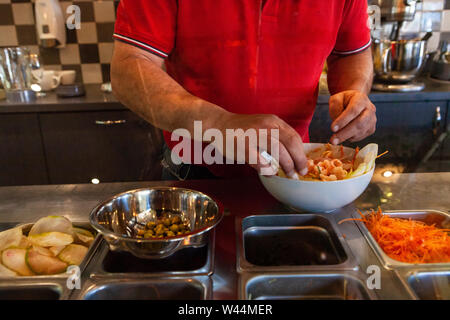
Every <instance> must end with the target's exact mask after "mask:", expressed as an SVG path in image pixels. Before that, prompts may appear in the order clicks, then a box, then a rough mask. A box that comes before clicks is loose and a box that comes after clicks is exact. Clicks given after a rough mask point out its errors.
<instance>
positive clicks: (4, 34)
mask: <svg viewBox="0 0 450 320" xmlns="http://www.w3.org/2000/svg"><path fill="white" fill-rule="evenodd" d="M0 35H1V37H0V47H3V46H4V47H6V46H17V44H18V41H17V33H16V27H15V26H0Z"/></svg>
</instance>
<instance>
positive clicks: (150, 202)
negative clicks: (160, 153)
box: [89, 187, 223, 259]
mask: <svg viewBox="0 0 450 320" xmlns="http://www.w3.org/2000/svg"><path fill="white" fill-rule="evenodd" d="M167 211H170V212H172V213H171V215H172V216H173V215H179V216H180V217H181V219H182V221H184V222H187V223H188V224H189V226H190V230H191V232H190V233H188V234H184V235H182V236H174V237H166V238H163V239H142V238H137V237H135V234H136V231H137V229H138V228H142V226H144V225H145V224H146V223H147V222H150V221H156V220H157V219H158V218H160V217H161V216H162V215H163V213H164V214H165V212H167ZM222 215H223V214H222V212H221V210H219V207H218V205H217V203H216V202H215V201H214V200H212V199H211V198H210V197H209V196H207V195H205V194H203V193H201V192H198V191H194V190H189V189H181V188H173V187H157V188H149V189H137V190H131V191H127V192H124V193H121V194H118V195H116V196H114V197H112V198H110V199H108V200H106V201H104V202H102V203H101V204H99V205H98V206H97V207H96V208H94V209H93V210H92V212H91V214H90V217H89V220H90V222H91V224H92V226H93V227H94V228H95V229H96V230H97V231H98V232H99V233H101V234H102V235H103V237H104V239H105V240H106V241H107V242H108V244H109V247H110V249H111V250H113V251H127V252H130V253H132V254H133V255H135V256H136V257H139V258H145V259H160V258H165V257H168V256H170V255H171V254H173V253H174V252H176V251H178V250H180V249H182V248H185V247H201V246H204V245H206V244H207V242H208V238H209V232H210V230H211V229H212V228H214V227H215V226H216V225H217V224H218V223H219V222H220V220H221V219H222Z"/></svg>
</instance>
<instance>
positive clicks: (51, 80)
mask: <svg viewBox="0 0 450 320" xmlns="http://www.w3.org/2000/svg"><path fill="white" fill-rule="evenodd" d="M60 82H61V78H60V77H59V76H58V75H57V74H56V72H55V71H52V70H46V71H44V72H42V78H41V79H40V81H39V85H40V86H41V90H42V91H51V90H53V89H55V88H56V87H58V86H59V84H60Z"/></svg>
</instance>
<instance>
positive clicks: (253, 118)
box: [111, 0, 376, 178]
mask: <svg viewBox="0 0 450 320" xmlns="http://www.w3.org/2000/svg"><path fill="white" fill-rule="evenodd" d="M114 38H115V40H116V42H115V49H114V55H113V59H112V64H111V83H112V87H113V91H114V93H115V95H116V96H117V97H118V99H119V100H120V101H121V102H122V103H124V104H125V105H126V106H127V107H128V108H130V109H131V110H133V111H134V112H136V113H137V114H138V115H140V116H141V117H143V118H144V119H146V120H147V121H149V122H150V123H152V124H153V125H155V126H157V127H159V128H161V129H163V130H164V135H165V140H166V142H167V144H168V145H169V147H170V148H172V147H173V146H174V144H176V143H177V142H174V141H171V134H170V133H171V132H172V131H174V130H176V129H178V128H184V129H187V130H188V132H190V133H191V135H192V136H194V133H193V132H194V121H202V130H204V131H205V130H207V129H211V128H216V129H218V130H220V132H222V133H223V134H224V136H225V132H226V130H227V129H237V128H241V129H243V130H247V129H249V128H254V129H268V130H269V131H270V129H274V128H275V129H279V163H280V165H281V167H282V168H283V169H284V171H285V172H286V173H287V174H288V175H291V176H294V174H295V172H299V173H300V174H306V171H307V169H306V157H305V154H304V151H303V145H302V143H303V141H305V142H307V141H309V136H308V127H309V124H310V121H311V118H312V116H313V113H314V109H315V104H316V99H317V94H318V81H319V78H320V74H321V71H322V69H323V65H324V63H325V61H328V84H329V89H330V92H331V94H332V96H331V98H330V101H329V104H330V116H331V118H332V120H333V123H332V125H331V128H330V129H331V131H330V135H331V138H330V141H331V143H333V144H339V143H342V142H344V141H347V140H348V141H359V140H361V139H363V138H365V137H367V136H368V135H370V134H372V133H373V132H374V131H375V125H376V116H375V107H374V105H373V104H372V103H371V102H370V100H369V98H368V97H367V94H368V92H369V91H370V87H371V83H372V68H373V67H372V58H371V52H370V50H367V49H368V48H369V47H370V33H369V29H368V26H367V1H366V0H245V1H244V0H151V1H148V0H122V1H121V2H120V4H119V7H118V10H117V21H116V26H115V34H114ZM330 129H328V128H324V130H330ZM256 148H257V146H256ZM247 152H250V151H249V150H247ZM265 165H267V164H264V163H260V162H258V164H252V166H253V167H254V168H260V167H261V166H265ZM240 167H241V168H238V169H236V166H230V165H215V166H211V167H208V168H209V170H210V171H212V173H213V174H214V175H216V176H227V175H233V174H241V173H242V167H243V166H240ZM246 167H247V166H246ZM189 168H190V167H189ZM247 168H248V167H247ZM245 170H247V169H245ZM175 176H177V174H175ZM181 178H183V177H181Z"/></svg>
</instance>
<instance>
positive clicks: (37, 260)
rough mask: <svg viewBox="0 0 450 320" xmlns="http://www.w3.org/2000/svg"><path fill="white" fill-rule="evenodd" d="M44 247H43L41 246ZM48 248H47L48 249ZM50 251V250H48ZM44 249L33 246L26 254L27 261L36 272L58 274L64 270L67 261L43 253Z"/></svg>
mask: <svg viewBox="0 0 450 320" xmlns="http://www.w3.org/2000/svg"><path fill="white" fill-rule="evenodd" d="M41 249H43V248H41ZM46 250H47V249H46ZM48 251H50V250H48ZM41 253H42V250H40V249H37V248H36V247H33V248H31V249H28V251H27V254H26V263H27V265H28V266H29V267H30V269H31V270H33V272H35V273H36V274H45V275H50V274H58V273H61V272H64V271H65V270H66V268H67V263H65V262H63V261H61V260H59V259H58V258H56V257H53V256H48V255H44V254H41Z"/></svg>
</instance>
